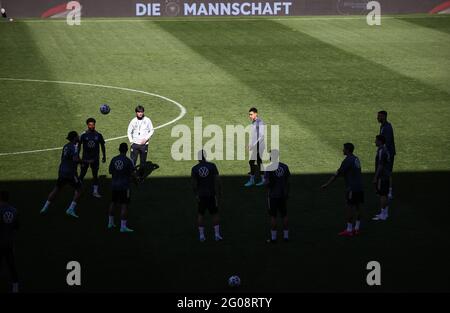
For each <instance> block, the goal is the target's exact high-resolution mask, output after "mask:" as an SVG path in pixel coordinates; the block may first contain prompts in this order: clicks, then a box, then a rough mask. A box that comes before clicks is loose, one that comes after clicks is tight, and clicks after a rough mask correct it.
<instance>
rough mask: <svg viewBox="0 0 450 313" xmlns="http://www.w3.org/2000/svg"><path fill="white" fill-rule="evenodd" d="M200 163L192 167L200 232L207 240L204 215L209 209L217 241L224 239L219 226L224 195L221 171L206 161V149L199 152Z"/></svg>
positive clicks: (202, 239)
mask: <svg viewBox="0 0 450 313" xmlns="http://www.w3.org/2000/svg"><path fill="white" fill-rule="evenodd" d="M198 159H199V161H198V164H197V165H195V166H194V167H192V170H191V177H192V187H193V190H194V195H195V198H196V199H197V202H198V218H197V224H198V232H199V239H200V241H201V242H203V241H205V240H206V237H205V224H204V221H203V219H204V216H205V213H206V211H207V210H208V212H209V214H211V215H212V218H213V225H214V238H215V240H216V241H220V240H222V236H221V234H220V226H219V209H218V205H219V202H220V198H221V196H222V187H221V183H220V179H219V171H218V170H217V167H216V165H215V164H214V163H211V162H207V161H206V155H205V152H204V151H200V152H199V153H198Z"/></svg>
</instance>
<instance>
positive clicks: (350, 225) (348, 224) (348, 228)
mask: <svg viewBox="0 0 450 313" xmlns="http://www.w3.org/2000/svg"><path fill="white" fill-rule="evenodd" d="M347 231H348V232H349V233H350V232H352V231H353V224H352V223H347Z"/></svg>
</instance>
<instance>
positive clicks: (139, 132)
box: [127, 105, 155, 181]
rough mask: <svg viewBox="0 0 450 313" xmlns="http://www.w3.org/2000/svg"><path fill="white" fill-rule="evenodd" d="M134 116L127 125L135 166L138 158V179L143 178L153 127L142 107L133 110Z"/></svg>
mask: <svg viewBox="0 0 450 313" xmlns="http://www.w3.org/2000/svg"><path fill="white" fill-rule="evenodd" d="M134 111H135V113H136V117H135V118H133V119H132V120H131V122H130V124H129V125H128V132H127V134H128V140H129V141H130V144H131V155H130V157H131V160H132V161H133V164H134V165H135V166H137V159H138V156H139V159H140V164H139V166H140V170H139V180H141V181H142V180H143V179H144V172H145V171H144V168H145V166H146V162H147V153H148V143H149V140H150V138H151V137H152V136H153V133H154V132H155V129H154V128H153V124H152V121H151V120H150V119H149V118H148V117H147V116H145V113H144V107H143V106H142V105H138V106H137V107H136V109H135V110H134Z"/></svg>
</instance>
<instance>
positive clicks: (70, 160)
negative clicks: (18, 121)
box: [41, 131, 82, 218]
mask: <svg viewBox="0 0 450 313" xmlns="http://www.w3.org/2000/svg"><path fill="white" fill-rule="evenodd" d="M66 139H67V140H69V143H67V144H66V145H65V146H64V147H63V150H62V154H61V164H60V165H59V172H58V180H57V182H56V186H55V187H54V188H53V190H52V191H51V192H50V194H49V195H48V198H47V201H46V202H45V204H44V207H43V208H42V210H41V214H46V213H47V212H48V209H49V207H50V204H51V203H52V202H53V200H54V199H55V198H56V195H57V194H58V193H59V192H60V191H61V189H62V187H64V186H65V185H67V184H69V185H71V186H72V187H73V189H74V190H75V191H74V195H73V200H72V202H71V203H70V206H69V208H68V209H67V210H66V214H67V215H69V216H72V217H75V218H78V215H77V214H76V213H75V208H76V207H77V202H78V200H79V199H80V196H81V187H82V185H81V181H80V179H79V178H78V173H77V168H78V164H79V163H80V158H79V155H78V143H79V141H80V137H79V136H78V133H77V132H76V131H71V132H69V134H68V135H67V138H66Z"/></svg>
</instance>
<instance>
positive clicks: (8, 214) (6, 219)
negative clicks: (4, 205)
mask: <svg viewBox="0 0 450 313" xmlns="http://www.w3.org/2000/svg"><path fill="white" fill-rule="evenodd" d="M13 220H14V214H12V212H5V213H4V214H3V223H5V224H11V223H12V222H13Z"/></svg>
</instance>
